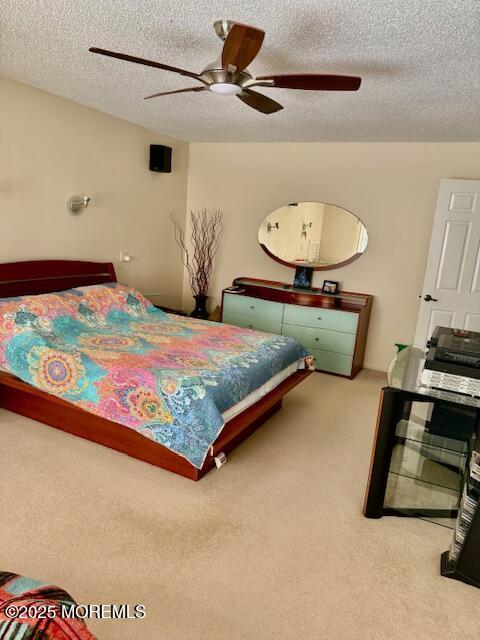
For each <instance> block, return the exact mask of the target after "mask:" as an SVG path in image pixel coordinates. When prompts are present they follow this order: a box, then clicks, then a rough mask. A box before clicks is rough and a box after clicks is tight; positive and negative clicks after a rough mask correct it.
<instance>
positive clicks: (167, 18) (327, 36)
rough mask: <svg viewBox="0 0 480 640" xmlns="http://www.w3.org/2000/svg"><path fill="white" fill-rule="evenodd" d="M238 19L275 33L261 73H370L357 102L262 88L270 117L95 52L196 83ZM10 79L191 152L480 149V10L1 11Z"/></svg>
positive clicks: (231, 7) (448, 3)
mask: <svg viewBox="0 0 480 640" xmlns="http://www.w3.org/2000/svg"><path fill="white" fill-rule="evenodd" d="M220 18H228V19H233V20H237V21H239V22H246V23H249V24H253V25H255V26H258V27H260V28H263V29H265V31H266V38H265V41H264V45H263V48H262V50H261V52H260V54H259V56H258V57H257V59H256V60H255V61H254V62H253V63H252V64H251V66H250V71H251V72H252V74H253V75H261V74H268V73H287V72H290V73H295V72H296V73H298V72H302V71H305V72H314V71H315V72H320V73H340V74H353V75H360V76H362V78H363V85H362V87H361V88H360V90H359V91H358V92H356V93H328V92H325V93H315V92H308V91H289V90H286V89H272V88H269V89H263V91H264V93H266V94H268V95H270V96H271V97H273V98H274V99H276V100H278V101H279V102H281V103H282V104H283V105H284V107H285V108H284V110H283V111H280V112H278V113H275V114H273V115H268V116H267V115H263V114H260V113H257V112H255V111H254V110H252V109H249V108H248V107H247V106H246V105H244V104H243V103H242V102H241V101H240V100H238V99H237V98H235V97H233V96H220V95H215V94H212V93H211V92H204V93H192V94H187V95H182V94H180V95H175V96H166V97H163V98H158V99H154V100H150V101H146V102H145V101H143V100H142V98H143V96H146V95H148V94H150V93H153V92H156V91H168V90H173V89H177V88H183V87H188V86H192V85H195V84H196V83H195V81H194V80H192V81H190V79H189V78H184V77H182V76H178V75H176V74H172V73H168V72H166V71H159V70H156V69H151V68H146V67H142V66H139V65H135V64H131V63H128V62H122V61H118V60H112V59H109V58H103V57H101V56H98V55H94V54H92V53H89V52H88V47H90V46H97V47H102V48H106V49H112V50H114V51H122V52H124V53H129V54H132V55H137V56H141V57H145V58H150V59H153V60H158V61H160V62H163V63H166V64H171V65H174V66H179V67H183V68H185V69H190V70H192V71H195V72H198V71H200V70H202V68H203V67H204V66H205V65H206V64H207V63H209V62H210V61H212V60H213V59H214V58H216V57H217V55H218V54H219V52H220V50H221V46H222V43H221V41H220V40H219V39H218V37H217V36H216V35H215V32H214V30H213V28H212V24H213V22H214V21H215V20H216V19H220ZM0 25H1V26H0V73H2V74H3V75H5V76H7V77H10V78H13V79H15V80H19V81H20V82H24V83H26V84H30V85H33V86H35V87H39V88H41V89H45V90H46V91H49V92H51V93H55V94H58V95H60V96H64V97H65V98H69V99H71V100H74V101H76V102H79V103H82V104H85V105H89V106H91V107H94V108H96V109H100V110H101V111H104V112H106V113H110V114H113V115H116V116H119V117H121V118H124V119H126V120H129V121H131V122H135V123H137V124H140V125H143V126H146V127H149V128H151V129H153V130H156V131H158V132H161V133H165V134H169V135H172V136H175V137H177V138H181V139H183V140H190V141H209V142H210V141H393V140H399V141H411V140H424V141H449V140H451V141H460V140H465V141H468V140H470V141H474V140H480V119H479V115H480V3H479V1H478V0H324V1H320V0H277V1H276V2H275V1H272V0H269V1H265V2H262V1H258V0H257V1H253V0H250V1H248V0H236V1H235V2H233V1H222V0H219V1H218V2H211V0H135V1H133V0H81V1H80V2H78V1H74V0H70V1H65V0H63V1H62V0H2V2H1V3H0Z"/></svg>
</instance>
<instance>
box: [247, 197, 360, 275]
mask: <svg viewBox="0 0 480 640" xmlns="http://www.w3.org/2000/svg"><path fill="white" fill-rule="evenodd" d="M302 202H316V203H317V204H326V205H328V206H329V207H337V208H338V209H343V210H344V211H347V212H348V213H349V214H350V215H352V216H354V217H355V218H356V219H357V220H360V222H361V223H362V224H363V226H364V228H365V230H366V232H367V237H368V241H367V246H366V247H365V251H366V250H367V249H368V245H369V242H370V237H369V235H368V229H367V227H366V225H365V224H364V222H363V220H362V219H361V218H360V217H359V216H357V215H356V214H355V213H353V211H350V209H345V207H341V206H340V205H338V204H332V203H331V202H319V201H318V200H303V201H302ZM298 204H300V202H299V203H298ZM286 206H287V205H285V204H284V205H282V206H281V207H277V208H276V209H274V210H273V211H271V212H270V213H275V211H277V210H278V209H283V207H286ZM270 213H267V216H269V215H270ZM267 216H265V217H264V218H263V219H262V221H261V222H260V225H261V224H262V222H263V220H265V218H266V217H267ZM260 225H259V227H258V228H259V229H260ZM257 242H258V244H259V245H260V246H261V247H262V249H263V250H264V251H265V253H266V254H267V256H269V257H270V258H272V260H275V262H279V263H280V264H284V265H285V266H286V267H290V268H291V269H296V268H297V267H310V268H311V269H313V270H314V271H332V270H333V269H338V268H340V267H345V266H346V265H347V264H350V263H351V262H354V261H355V260H358V258H360V257H361V256H363V255H364V253H365V251H363V252H362V253H355V254H354V255H353V256H352V257H351V258H348V260H343V262H336V263H335V264H327V265H325V266H324V267H318V266H317V267H315V266H313V265H312V264H311V263H307V262H298V263H295V262H287V261H286V260H282V258H279V257H278V256H276V255H274V254H273V253H272V252H271V251H270V250H269V249H267V247H266V246H265V245H264V244H262V243H261V242H260V241H259V240H258V231H257Z"/></svg>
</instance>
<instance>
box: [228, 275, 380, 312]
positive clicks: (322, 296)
mask: <svg viewBox="0 0 480 640" xmlns="http://www.w3.org/2000/svg"><path fill="white" fill-rule="evenodd" d="M232 286H234V287H237V289H236V290H235V291H231V290H229V289H224V293H230V294H232V295H244V296H251V297H252V298H261V299H263V300H272V301H274V302H283V303H287V304H298V305H302V306H306V307H321V308H324V309H337V310H338V311H350V312H353V313H360V312H361V311H362V310H363V309H368V308H369V307H370V306H371V304H372V299H373V296H371V295H369V294H366V293H355V292H352V291H340V292H338V293H336V294H328V293H322V291H321V289H316V288H312V289H305V290H304V289H297V288H294V287H293V285H290V284H286V283H285V282H275V281H272V280H261V279H257V278H235V280H234V281H233V285H232Z"/></svg>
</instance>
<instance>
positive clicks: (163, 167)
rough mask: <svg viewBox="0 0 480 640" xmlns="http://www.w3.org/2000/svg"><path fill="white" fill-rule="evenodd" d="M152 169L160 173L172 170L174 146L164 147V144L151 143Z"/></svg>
mask: <svg viewBox="0 0 480 640" xmlns="http://www.w3.org/2000/svg"><path fill="white" fill-rule="evenodd" d="M149 168H150V171H158V172H159V173H171V172H172V147H164V146H163V144H151V145H150V167H149Z"/></svg>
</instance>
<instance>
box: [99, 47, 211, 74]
mask: <svg viewBox="0 0 480 640" xmlns="http://www.w3.org/2000/svg"><path fill="white" fill-rule="evenodd" d="M89 51H91V52H92V53H100V54H101V55H102V56H109V57H110V58H118V59H119V60H126V61H127V62H135V63H137V64H144V65H145V66H147V67H154V68H155V69H163V70H165V71H173V73H179V74H180V75H181V76H189V77H190V78H195V79H196V80H200V81H201V78H200V76H199V75H198V74H197V73H193V71H186V70H185V69H179V68H178V67H171V66H170V65H168V64H162V63H161V62H154V61H153V60H145V59H144V58H136V57H135V56H129V55H127V54H126V53H116V52H115V51H107V49H98V48H97V47H90V49H89Z"/></svg>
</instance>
